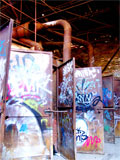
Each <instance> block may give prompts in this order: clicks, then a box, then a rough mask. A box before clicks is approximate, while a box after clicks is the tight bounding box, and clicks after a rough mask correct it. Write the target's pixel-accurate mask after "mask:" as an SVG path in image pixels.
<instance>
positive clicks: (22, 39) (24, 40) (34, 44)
mask: <svg viewBox="0 0 120 160" xmlns="http://www.w3.org/2000/svg"><path fill="white" fill-rule="evenodd" d="M19 40H20V41H21V42H23V43H25V44H27V45H30V46H31V47H35V50H39V51H42V50H43V47H42V44H41V43H40V42H39V43H37V42H35V41H32V40H30V39H25V38H20V39H19Z"/></svg>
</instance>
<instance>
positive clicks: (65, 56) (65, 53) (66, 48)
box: [12, 19, 71, 62]
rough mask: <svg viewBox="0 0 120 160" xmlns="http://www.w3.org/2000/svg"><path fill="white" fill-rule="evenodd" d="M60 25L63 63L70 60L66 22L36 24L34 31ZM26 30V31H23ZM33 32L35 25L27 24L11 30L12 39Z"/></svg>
mask: <svg viewBox="0 0 120 160" xmlns="http://www.w3.org/2000/svg"><path fill="white" fill-rule="evenodd" d="M56 25H61V26H63V28H64V34H63V36H64V44H63V62H65V61H67V60H69V59H70V58H71V26H70V24H69V23H68V22H67V21H66V20H62V19H60V20H56V21H51V22H47V23H42V24H41V23H37V24H36V30H40V29H42V28H48V27H52V26H56ZM25 28H26V29H25ZM29 29H31V30H35V23H31V22H27V23H25V24H23V25H21V26H18V27H16V28H14V29H13V34H12V36H13V38H22V37H26V36H29V35H30V31H29Z"/></svg>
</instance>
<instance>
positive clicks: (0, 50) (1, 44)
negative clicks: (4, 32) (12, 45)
mask: <svg viewBox="0 0 120 160" xmlns="http://www.w3.org/2000/svg"><path fill="white" fill-rule="evenodd" d="M4 42H5V40H0V52H2V50H3V53H2V54H0V56H4V57H5V56H6V47H5V46H4Z"/></svg>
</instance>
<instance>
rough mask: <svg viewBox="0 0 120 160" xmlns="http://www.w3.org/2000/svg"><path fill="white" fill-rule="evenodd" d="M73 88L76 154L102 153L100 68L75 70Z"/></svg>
mask: <svg viewBox="0 0 120 160" xmlns="http://www.w3.org/2000/svg"><path fill="white" fill-rule="evenodd" d="M75 86H76V91H75V103H76V146H77V152H84V153H103V147H104V130H103V111H102V107H103V106H102V76H101V68H100V67H89V68H79V69H78V68H77V69H76V71H75Z"/></svg>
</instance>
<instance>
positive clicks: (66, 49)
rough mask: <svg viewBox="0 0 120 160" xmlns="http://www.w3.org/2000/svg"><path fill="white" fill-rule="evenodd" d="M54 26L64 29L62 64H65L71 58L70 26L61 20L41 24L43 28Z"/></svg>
mask: <svg viewBox="0 0 120 160" xmlns="http://www.w3.org/2000/svg"><path fill="white" fill-rule="evenodd" d="M56 25H61V26H62V27H63V28H64V34H63V36H64V44H63V62H66V61H67V60H69V59H70V58H71V26H70V24H69V23H68V22H67V21H65V20H62V19H60V20H56V21H52V22H47V23H43V26H44V28H48V27H52V26H56Z"/></svg>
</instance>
